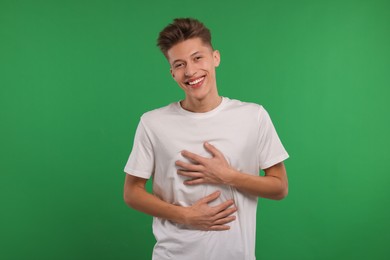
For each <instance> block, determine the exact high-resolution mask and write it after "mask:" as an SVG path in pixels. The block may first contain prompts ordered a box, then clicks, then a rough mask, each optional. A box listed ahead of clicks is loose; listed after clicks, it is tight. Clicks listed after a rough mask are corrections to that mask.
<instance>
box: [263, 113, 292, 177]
mask: <svg viewBox="0 0 390 260" xmlns="http://www.w3.org/2000/svg"><path fill="white" fill-rule="evenodd" d="M258 151H259V168H260V169H262V170H263V169H267V168H269V167H271V166H273V165H275V164H277V163H280V162H282V161H284V160H286V159H287V158H288V157H289V155H288V153H287V151H286V150H285V149H284V147H283V145H282V142H281V141H280V139H279V136H278V134H277V133H276V130H275V127H274V125H273V123H272V121H271V118H270V116H269V114H268V112H267V111H266V110H265V109H264V108H263V107H260V113H259V140H258Z"/></svg>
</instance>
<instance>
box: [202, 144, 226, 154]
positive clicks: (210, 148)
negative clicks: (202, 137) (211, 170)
mask: <svg viewBox="0 0 390 260" xmlns="http://www.w3.org/2000/svg"><path fill="white" fill-rule="evenodd" d="M204 148H206V150H207V151H209V152H210V153H211V154H212V155H213V156H214V157H216V156H222V157H223V154H222V152H221V151H219V150H218V149H217V148H215V146H214V145H212V144H210V143H208V142H205V143H204Z"/></svg>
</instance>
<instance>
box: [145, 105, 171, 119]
mask: <svg viewBox="0 0 390 260" xmlns="http://www.w3.org/2000/svg"><path fill="white" fill-rule="evenodd" d="M175 105H176V103H170V104H168V105H166V106H163V107H159V108H155V109H152V110H149V111H147V112H145V113H143V114H142V116H141V120H144V121H154V120H157V119H161V117H164V116H167V115H170V114H173V113H174V112H175Z"/></svg>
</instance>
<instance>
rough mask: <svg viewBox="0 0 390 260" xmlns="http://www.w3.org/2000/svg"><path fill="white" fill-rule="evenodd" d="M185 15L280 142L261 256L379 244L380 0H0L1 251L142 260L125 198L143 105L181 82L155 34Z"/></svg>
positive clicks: (227, 92) (15, 255)
mask: <svg viewBox="0 0 390 260" xmlns="http://www.w3.org/2000/svg"><path fill="white" fill-rule="evenodd" d="M187 16H191V17H196V18H198V19H200V20H201V21H203V22H204V23H205V24H206V25H207V26H208V27H209V28H210V29H211V31H212V33H213V42H214V47H216V48H217V49H219V50H220V52H221V60H222V61H221V66H220V67H219V68H218V71H217V74H218V87H219V90H220V94H221V95H223V96H227V97H230V98H236V99H241V100H244V101H251V102H256V103H260V104H262V105H264V106H265V108H266V109H267V110H268V111H269V113H270V115H271V117H272V119H273V121H274V124H275V126H276V128H277V130H278V133H279V135H280V137H281V139H282V141H283V143H284V145H285V147H286V149H287V150H288V152H289V154H290V156H291V157H290V159H289V160H287V161H286V165H287V170H288V174H289V185H290V189H289V196H288V197H287V198H286V199H284V200H282V201H270V200H264V199H261V200H260V203H259V215H258V227H257V244H256V251H257V257H258V259H270V260H271V259H299V260H303V259H390V247H389V241H390V224H389V220H390V210H389V202H390V191H389V188H388V186H389V184H390V175H389V170H388V165H387V162H388V159H389V151H388V147H389V145H390V138H389V137H388V134H389V133H390V124H389V121H390V117H389V115H388V113H389V112H390V105H389V101H388V99H389V97H390V93H389V92H390V91H389V87H390V84H389V83H390V80H389V74H390V73H389V72H390V2H389V1H373V0H371V1H369V0H367V1H343V0H340V1H303V0H297V1H287V0H286V1H271V0H267V1H223V2H222V1H218V2H217V1H209V0H199V1H191V2H190V1H168V0H167V1H147V0H145V1H140V2H137V3H136V2H135V1H109V0H105V1H80V0H78V1H39V0H37V1H18V0H12V1H11V0H1V1H0V124H1V126H0V133H1V134H0V149H1V154H0V198H1V213H0V259H42V260H43V259H150V256H151V251H152V247H153V245H154V238H153V235H152V230H151V220H152V219H151V217H149V216H146V215H144V214H142V213H139V212H136V211H134V210H132V209H130V208H128V207H127V206H126V205H125V203H124V202H123V199H122V190H123V181H124V177H125V175H124V173H123V167H124V165H125V163H126V160H127V158H128V155H129V153H130V151H131V147H132V142H133V137H134V132H135V128H136V125H137V123H138V120H139V117H140V116H141V114H142V113H143V112H145V111H148V110H151V109H154V108H157V107H161V106H164V105H166V104H168V103H170V102H174V101H178V100H180V99H181V98H182V97H183V93H182V91H181V90H180V89H179V88H178V87H177V85H176V83H175V82H174V81H173V80H172V78H171V77H170V74H169V67H168V63H167V62H166V60H165V59H164V57H163V55H162V54H160V53H159V50H158V49H157V47H156V46H155V41H156V38H157V34H158V32H159V31H160V30H161V29H162V28H163V27H164V26H165V25H167V24H168V23H169V22H171V20H172V19H173V18H174V17H187Z"/></svg>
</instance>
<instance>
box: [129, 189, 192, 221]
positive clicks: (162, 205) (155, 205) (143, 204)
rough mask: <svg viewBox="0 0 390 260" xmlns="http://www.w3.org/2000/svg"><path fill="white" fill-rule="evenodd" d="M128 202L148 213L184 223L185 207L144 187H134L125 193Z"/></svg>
mask: <svg viewBox="0 0 390 260" xmlns="http://www.w3.org/2000/svg"><path fill="white" fill-rule="evenodd" d="M124 200H125V202H126V204H127V205H128V206H129V207H131V208H134V209H135V210H138V211H141V212H143V213H146V214H148V215H151V216H154V217H158V218H163V219H167V220H171V221H173V222H175V223H183V222H184V216H183V210H184V207H181V206H177V205H173V204H170V203H167V202H165V201H163V200H161V199H160V198H158V197H156V196H155V195H153V194H150V193H148V192H147V191H146V190H145V189H144V188H142V187H138V186H135V187H132V188H131V190H130V191H127V192H126V193H125V195H124Z"/></svg>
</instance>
